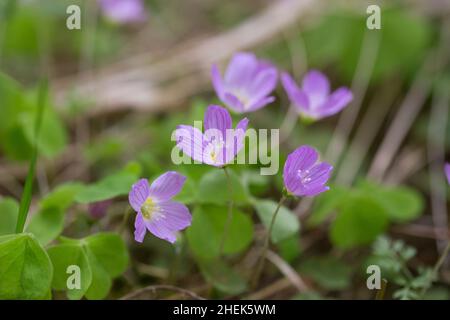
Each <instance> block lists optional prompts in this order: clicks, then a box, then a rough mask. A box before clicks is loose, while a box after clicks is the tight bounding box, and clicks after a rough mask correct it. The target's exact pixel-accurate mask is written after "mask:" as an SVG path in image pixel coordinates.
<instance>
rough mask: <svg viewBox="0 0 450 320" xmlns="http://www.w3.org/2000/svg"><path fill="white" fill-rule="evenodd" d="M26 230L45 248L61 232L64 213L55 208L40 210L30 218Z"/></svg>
mask: <svg viewBox="0 0 450 320" xmlns="http://www.w3.org/2000/svg"><path fill="white" fill-rule="evenodd" d="M26 229H27V232H30V233H32V234H34V236H35V237H36V238H37V239H38V240H39V242H40V243H41V244H42V245H44V246H45V245H46V244H48V243H49V242H50V241H52V240H53V239H55V238H56V237H57V236H59V235H60V234H61V232H62V231H63V229H64V211H62V210H61V209H60V208H57V207H49V208H44V209H41V210H40V211H39V212H37V213H36V214H35V215H33V216H32V217H31V221H30V224H29V225H28V226H27V228H26Z"/></svg>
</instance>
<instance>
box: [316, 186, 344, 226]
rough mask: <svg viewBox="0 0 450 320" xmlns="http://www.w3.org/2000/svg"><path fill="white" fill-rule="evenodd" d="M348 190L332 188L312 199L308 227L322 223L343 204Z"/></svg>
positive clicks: (337, 187)
mask: <svg viewBox="0 0 450 320" xmlns="http://www.w3.org/2000/svg"><path fill="white" fill-rule="evenodd" d="M348 193H349V191H348V190H346V189H344V188H342V187H339V186H333V187H331V188H330V190H329V191H327V192H324V193H321V194H320V195H318V196H317V197H316V198H315V199H314V201H315V202H314V206H313V209H312V213H311V215H310V217H309V219H308V225H309V226H311V227H315V226H318V225H319V224H321V223H323V222H324V221H325V220H326V219H327V218H329V217H330V215H331V214H332V213H333V212H334V211H335V210H336V209H338V208H339V206H340V205H341V204H342V203H344V202H345V201H346V200H345V199H346V196H347V194H348Z"/></svg>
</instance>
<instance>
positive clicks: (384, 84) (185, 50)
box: [0, 0, 450, 299]
mask: <svg viewBox="0 0 450 320" xmlns="http://www.w3.org/2000/svg"><path fill="white" fill-rule="evenodd" d="M109 2H110V4H108V1H101V0H99V1H96V0H84V1H83V0H79V1H77V0H39V1H38V0H35V1H33V0H2V1H0V71H1V72H0V195H1V196H3V197H12V198H15V199H19V198H20V195H21V193H22V189H23V182H24V180H25V176H26V174H27V170H28V160H29V159H30V156H31V151H32V143H33V138H34V135H33V121H34V117H35V114H36V107H35V103H34V101H35V98H36V86H37V84H38V82H39V81H40V80H41V79H44V78H45V79H48V80H49V83H50V97H51V98H50V99H49V101H48V108H47V110H46V113H45V117H44V123H43V127H42V134H41V140H40V142H39V144H38V149H39V153H40V159H39V163H38V168H37V179H36V180H37V182H36V188H35V195H34V198H33V202H32V210H31V211H33V208H34V209H35V208H36V206H37V203H38V202H39V199H40V198H41V197H43V196H44V195H46V194H48V193H49V192H50V191H51V190H53V189H54V188H55V187H57V186H58V185H61V184H63V183H66V182H68V181H82V182H84V183H89V182H93V181H97V180H99V179H102V178H104V177H107V176H109V175H111V174H113V173H114V172H117V171H118V170H119V169H121V168H123V167H125V166H127V165H128V167H129V166H130V165H136V166H138V167H139V170H140V175H141V176H144V177H154V176H157V175H159V174H160V173H161V172H163V171H164V170H168V169H174V168H175V166H174V165H173V164H172V163H171V161H170V153H171V150H172V148H173V146H174V142H173V141H171V139H170V137H171V133H172V131H173V130H174V129H175V128H176V126H177V125H178V124H180V123H183V124H192V123H193V121H194V120H200V119H202V118H203V112H204V110H205V108H206V106H207V105H208V104H211V103H219V104H220V102H219V101H218V99H217V98H216V96H215V93H214V91H213V90H212V85H211V82H210V77H209V72H210V67H211V64H212V63H219V65H220V66H221V69H222V70H223V69H224V68H225V66H226V62H227V61H228V59H229V58H230V57H231V56H232V54H233V53H235V52H239V51H251V52H254V53H255V54H256V55H257V56H258V57H261V58H265V59H268V60H271V61H272V62H273V63H274V64H275V65H276V66H277V67H278V68H279V70H280V71H287V72H289V73H291V74H293V75H294V77H295V78H296V79H297V81H300V79H301V78H302V77H303V75H304V74H305V73H306V71H308V70H310V69H319V70H321V71H322V72H324V73H326V74H327V75H328V76H329V77H330V81H331V84H332V87H333V88H337V87H338V86H342V85H345V86H348V87H350V88H351V89H352V91H353V93H354V100H353V102H352V103H351V105H350V106H349V107H348V108H346V109H345V110H344V111H343V112H342V113H341V114H339V115H337V116H333V117H330V118H327V119H325V120H323V121H320V122H318V123H314V124H310V125H306V124H302V123H300V121H297V119H296V116H295V115H294V114H292V111H289V101H288V99H287V96H286V94H285V93H284V90H283V88H282V86H281V85H279V86H278V87H277V89H276V96H277V100H276V101H275V102H274V103H272V104H271V105H269V106H267V107H266V108H264V109H263V110H261V111H259V112H256V113H252V114H249V115H248V117H249V119H250V123H251V125H252V127H255V128H269V129H270V128H282V129H281V134H282V137H283V141H282V144H281V152H280V153H281V161H280V163H281V164H283V163H284V159H285V157H286V155H287V153H289V152H290V151H291V150H293V149H294V148H296V147H297V146H299V145H300V144H311V145H313V146H315V147H316V148H318V149H319V150H320V151H321V154H322V158H324V159H325V160H327V161H329V162H331V163H333V164H334V166H335V171H334V177H333V182H332V185H333V186H336V187H335V188H334V189H335V190H337V191H336V192H333V193H331V192H330V194H329V195H328V196H326V197H325V196H324V197H318V199H317V201H315V202H314V203H313V202H312V201H308V200H306V201H302V202H301V203H300V204H299V205H298V204H297V203H295V202H292V203H289V208H290V209H291V210H292V213H293V214H294V215H295V216H296V217H298V220H299V221H300V223H301V225H302V228H301V229H300V230H301V231H300V233H295V234H293V236H292V237H290V238H288V239H286V241H285V242H284V243H282V244H280V245H279V247H278V250H279V254H280V256H281V258H282V261H283V263H289V264H290V265H291V268H293V269H295V270H297V271H298V272H299V274H300V275H301V276H302V278H304V279H302V281H304V282H305V283H306V285H307V287H308V288H309V289H310V290H306V292H305V290H303V289H304V288H303V287H302V286H301V288H300V289H299V287H298V286H296V285H295V281H298V279H296V278H295V277H294V279H292V278H290V277H289V276H287V278H286V277H282V278H280V276H279V273H277V272H276V268H274V269H275V270H272V271H270V272H268V273H267V274H266V276H265V277H264V280H263V281H262V284H261V287H260V288H259V289H258V290H257V289H254V290H242V289H241V287H239V286H240V284H239V281H238V280H236V279H234V278H233V279H231V280H230V279H225V280H224V279H221V280H220V281H219V285H218V287H219V289H218V292H215V293H211V290H210V285H208V283H214V281H215V280H214V277H215V276H214V275H211V274H210V273H211V270H209V271H208V268H203V269H202V268H200V269H199V268H198V267H197V266H196V263H195V262H194V261H195V260H196V259H195V258H194V259H193V258H192V256H191V254H192V252H193V253H194V255H197V256H198V255H202V252H204V251H205V250H208V248H203V247H202V242H204V241H208V240H207V239H208V234H207V232H206V235H205V237H206V238H201V237H200V238H198V237H197V238H195V237H194V236H191V239H190V238H189V234H188V236H187V243H189V247H190V249H186V246H187V244H186V243H185V241H184V240H183V241H181V244H179V245H178V246H177V247H176V248H175V249H173V248H172V247H170V246H169V245H168V244H166V243H162V242H161V241H159V240H155V239H147V240H146V242H145V243H144V244H143V246H144V248H145V250H143V249H142V247H140V246H138V245H136V244H135V243H133V242H131V243H130V244H129V245H130V252H131V257H132V258H131V260H132V261H133V262H132V268H131V269H132V271H129V272H128V273H127V274H126V275H125V276H124V277H123V278H121V279H119V280H118V281H117V283H115V286H114V287H113V291H112V293H111V294H110V297H113V298H116V297H120V296H121V295H123V294H125V293H126V292H129V291H131V290H132V289H135V288H138V287H142V286H144V285H147V284H154V283H167V282H169V283H176V284H178V285H179V286H180V287H183V288H189V289H190V290H192V291H193V292H196V293H198V294H201V295H206V294H208V292H209V294H211V295H212V297H222V298H223V297H225V298H227V297H240V298H256V299H269V298H288V299H290V298H301V299H303V298H358V299H366V298H372V295H373V293H372V292H370V291H368V290H367V289H366V287H365V278H364V277H365V268H364V266H365V265H366V264H367V263H368V262H367V261H369V260H370V259H378V260H377V261H379V260H380V259H381V260H383V259H384V260H383V261H385V262H386V261H387V262H386V264H387V267H386V268H390V269H389V270H391V269H392V270H394V271H393V273H395V272H401V270H402V268H404V265H403V263H406V262H407V263H408V265H409V267H410V268H411V269H412V270H413V271H412V275H411V277H412V278H416V276H417V277H419V276H423V277H424V278H425V277H427V276H424V274H425V272H424V271H420V270H422V269H420V268H421V266H423V265H425V266H432V265H433V264H434V263H435V262H436V260H437V259H438V257H439V255H440V254H441V253H442V252H443V250H444V248H445V244H446V242H447V241H448V238H449V227H448V212H447V208H446V206H447V199H448V194H449V192H448V190H449V189H448V186H447V183H446V181H445V176H444V173H443V166H444V162H445V160H446V159H447V161H449V160H450V154H449V152H448V151H449V149H450V127H449V120H450V114H449V110H448V109H449V88H450V68H449V57H450V41H449V40H450V21H449V15H450V1H447V0H433V1H420V0H396V1H394V0H390V1H360V0H355V1H351V0H348V1H339V0H336V1H320V0H272V1H269V0H239V1H234V0H230V1H221V0H189V1H187V0H185V1H181V0H148V1H138V3H140V5H141V6H138V8H126V7H120V6H119V5H117V4H114V1H109ZM116 2H117V1H116ZM118 2H120V1H118ZM111 3H112V4H111ZM372 4H376V5H378V6H379V7H380V8H381V29H379V30H369V29H368V28H367V26H366V20H367V18H368V17H369V15H370V14H368V13H367V12H366V10H367V7H368V6H369V5H372ZM70 5H77V6H78V7H79V8H80V14H81V15H80V17H81V23H80V29H76V28H75V29H72V30H70V29H69V28H68V27H67V25H66V22H67V19H68V18H69V17H70V16H71V13H68V12H67V11H66V10H67V8H68V7H69V6H70ZM292 119H293V121H292ZM176 169H177V170H179V171H181V172H183V173H185V174H187V175H188V176H189V177H190V178H191V181H193V182H192V183H191V184H190V185H187V186H186V188H185V189H186V190H185V191H184V194H183V195H181V198H182V199H183V200H184V201H185V202H187V203H195V202H196V201H198V198H195V197H194V196H193V194H194V193H196V192H198V191H197V190H198V189H199V188H200V187H199V185H200V184H201V177H202V176H203V175H204V174H207V173H208V172H209V171H210V170H211V169H209V168H204V167H203V166H195V167H188V166H186V167H183V166H181V167H177V168H176ZM233 169H234V170H236V172H238V173H239V174H240V176H241V177H243V178H242V179H243V181H241V183H242V184H243V186H244V187H245V188H246V190H247V189H248V191H246V192H248V193H249V194H250V195H251V196H254V197H260V198H265V199H273V200H275V201H277V199H278V197H279V192H280V191H279V190H281V188H282V178H281V174H279V175H277V176H276V177H262V176H259V175H258V174H257V173H258V170H257V169H258V165H255V166H243V167H237V166H236V168H233ZM277 190H278V191H277ZM355 190H357V191H358V192H369V193H372V192H374V193H376V192H379V195H380V197H381V198H382V199H388V198H389V199H390V202H389V204H387V205H386V206H387V207H389V208H387V209H386V211H387V213H386V214H387V215H388V216H390V217H392V216H394V218H393V219H388V220H389V222H384V220H383V221H380V220H379V219H378V213H379V211H380V210H384V209H383V208H381V209H380V208H379V207H377V206H376V205H374V206H373V207H371V203H366V202H361V203H362V206H367V208H371V209H370V210H372V211H373V212H375V213H374V214H373V217H372V216H371V213H368V214H367V215H364V216H363V218H361V219H360V218H354V217H353V218H354V219H353V218H352V217H351V215H350V216H347V217H346V218H345V221H343V220H344V219H340V220H339V219H336V220H334V215H335V213H336V211H338V212H339V208H338V206H337V205H336V202H337V200H335V199H336V198H339V197H342V196H343V194H349V193H352V192H356V191H355ZM361 190H363V191H361ZM375 190H376V191H375ZM394 191H395V192H396V193H395V192H394ZM205 192H206V191H205ZM383 192H384V193H383ZM390 192H391V193H390ZM202 196H203V197H206V198H207V197H208V196H211V197H214V196H215V195H214V194H213V193H212V192H211V193H210V194H209V195H208V194H206V195H205V194H203V195H202ZM225 199H226V197H225ZM380 201H382V200H380ZM203 202H205V203H208V201H203ZM213 202H214V201H213ZM243 203H244V204H243V205H242V210H244V211H245V210H247V211H248V212H250V214H252V213H251V212H252V211H251V209H248V206H247V204H245V201H244V200H243ZM215 204H217V203H215ZM208 205H211V204H208ZM105 208H107V210H108V213H109V214H108V215H106V216H103V215H101V214H100V216H101V218H100V219H97V218H95V219H93V218H92V217H91V216H89V215H88V214H87V212H88V211H89V208H88V206H87V205H85V204H82V205H78V206H75V207H72V208H71V209H70V210H68V213H67V218H66V223H65V227H64V230H65V231H64V232H65V234H66V235H69V236H83V235H87V234H90V233H92V232H93V231H95V230H109V229H112V228H115V227H116V226H117V225H120V224H121V223H122V220H123V216H124V212H125V211H126V210H127V199H126V197H124V196H122V197H119V198H117V199H115V200H114V201H111V202H110V203H108V205H107V206H106V207H105ZM105 210H106V209H105ZM209 210H213V209H209ZM217 210H219V209H217ZM370 210H369V211H370ZM219 211H220V210H219ZM194 217H195V214H194ZM358 217H360V216H358ZM252 219H253V220H254V221H255V223H256V225H255V228H254V235H255V239H256V242H258V239H261V237H262V236H261V235H262V233H263V229H262V226H261V225H260V224H259V223H258V222H257V221H258V220H257V219H255V217H253V216H252ZM348 219H350V220H348ZM330 224H331V226H330ZM377 226H379V227H377ZM0 228H1V226H0ZM127 228H128V229H129V230H131V229H132V221H131V220H130V221H129V223H128V227H127ZM193 228H194V226H193ZM195 228H196V229H195V230H199V232H200V231H201V230H202V226H196V227H195ZM252 228H253V227H252ZM352 228H353V229H352ZM252 230H253V229H252ZM349 230H350V231H349ZM296 231H297V232H298V230H296ZM243 232H244V231H243ZM348 234H351V236H348ZM367 235H369V236H367ZM379 236H383V237H382V238H379ZM126 237H130V235H129V234H127V235H126ZM252 237H253V231H252V232H251V234H250V235H248V237H247V236H246V238H245V240H242V242H243V243H244V242H245V243H246V245H242V248H241V247H239V246H238V248H237V249H236V252H239V254H240V255H242V256H244V255H250V256H251V254H249V253H244V252H243V251H242V250H243V249H245V248H247V249H248V245H249V244H250V242H251V239H252ZM375 239H378V240H376V241H375ZM237 241H240V239H239V238H238V239H237ZM241 249H242V250H241ZM240 250H241V251H242V252H241V251H240ZM250 251H252V250H250ZM179 252H182V254H181V255H179ZM412 252H413V253H412ZM397 254H398V255H400V256H401V255H402V254H404V255H405V259H404V260H405V261H403V260H402V259H403V258H402V259H400V260H399V259H397V258H392V255H394V256H395V255H397ZM206 255H207V254H206ZM174 256H180V258H177V259H174ZM380 257H381V258H380ZM386 257H388V258H386ZM247 258H248V257H247ZM250 258H251V257H250ZM250 258H248V259H250ZM174 261H175V262H174ZM239 261H240V263H241V264H244V265H245V262H246V259H245V258H242V261H241V260H239ZM277 261H278V260H276V259H275V262H274V263H275V267H276V265H277V263H279V261H278V262H277ZM173 263H176V264H177V266H178V267H177V268H178V269H177V270H178V271H177V275H176V276H174V275H173V274H172V273H171V272H169V269H170V266H173V265H172V264H173ZM399 264H400V266H399ZM278 267H279V265H278ZM419 267H420V268H419ZM244 269H245V268H244ZM171 270H172V269H171ZM395 270H396V271H395ZM399 270H400V271H399ZM205 274H206V276H205ZM408 277H409V276H408ZM394 278H395V276H394ZM412 278H411V279H412ZM205 279H206V280H205ZM286 279H287V280H286ZM411 279H410V280H411ZM419 280H420V279H419ZM419 280H417V281H419ZM449 280H450V271H449V269H448V264H447V268H446V269H444V270H443V276H442V278H441V279H440V281H439V284H438V285H436V286H434V287H433V288H432V289H433V290H430V291H428V293H429V294H430V297H433V298H440V299H448V298H449V297H450V291H449ZM229 281H230V282H231V284H230V283H228V282H229ZM292 281H294V285H293V284H292V283H293V282H292ZM392 281H393V283H395V285H393V287H391V289H392V291H395V290H397V292H398V291H399V290H402V289H403V290H404V291H401V292H400V293H397V295H396V296H395V298H415V297H414V296H413V295H412V293H411V292H412V291H414V284H411V283H408V285H403V286H402V284H401V280H398V281H397V282H398V283H397V282H396V280H392ZM224 283H225V285H224ZM215 287H216V289H217V286H215ZM399 288H400V289H399ZM405 288H406V289H405ZM151 296H152V297H153V296H158V294H156V293H153V295H151ZM158 297H160V296H158ZM162 297H167V295H163V296H162Z"/></svg>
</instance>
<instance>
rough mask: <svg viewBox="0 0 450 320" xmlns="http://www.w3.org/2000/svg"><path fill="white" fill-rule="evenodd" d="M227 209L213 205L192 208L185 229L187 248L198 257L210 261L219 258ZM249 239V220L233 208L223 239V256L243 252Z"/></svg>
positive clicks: (250, 223) (251, 236) (251, 229)
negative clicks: (188, 224) (227, 229)
mask: <svg viewBox="0 0 450 320" xmlns="http://www.w3.org/2000/svg"><path fill="white" fill-rule="evenodd" d="M227 214H228V211H227V208H226V207H222V206H221V207H219V206H214V205H208V206H201V207H200V206H199V207H197V208H195V210H194V212H193V217H192V225H191V226H190V227H189V228H188V229H187V238H188V241H189V245H190V248H191V249H192V251H193V252H194V253H195V254H196V255H197V256H199V257H202V258H213V257H217V256H218V255H219V249H220V244H221V241H222V238H223V232H224V228H225V222H226V220H227ZM252 239H253V223H252V221H251V219H250V218H249V217H248V216H247V215H245V214H244V213H242V212H241V211H238V210H237V209H234V213H233V220H232V221H231V224H230V228H229V232H228V234H227V236H226V240H225V245H224V248H223V249H224V253H226V254H234V253H238V252H241V251H243V250H244V249H245V248H247V247H248V245H249V244H250V243H251V241H252Z"/></svg>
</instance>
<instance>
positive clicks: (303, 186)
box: [283, 146, 333, 197]
mask: <svg viewBox="0 0 450 320" xmlns="http://www.w3.org/2000/svg"><path fill="white" fill-rule="evenodd" d="M318 159H319V154H318V153H317V151H316V150H315V149H314V148H312V147H310V146H301V147H299V148H297V149H296V150H295V151H294V152H292V153H291V154H289V155H288V157H287V159H286V163H285V164H284V170H283V180H284V185H285V187H286V189H287V191H288V192H289V193H291V194H293V195H296V196H298V197H303V196H316V195H318V194H319V193H322V192H324V191H327V190H329V189H330V188H329V187H328V186H326V185H325V184H326V183H327V181H328V179H329V178H330V175H331V171H332V170H333V167H332V166H331V165H330V164H328V163H326V162H318Z"/></svg>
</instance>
